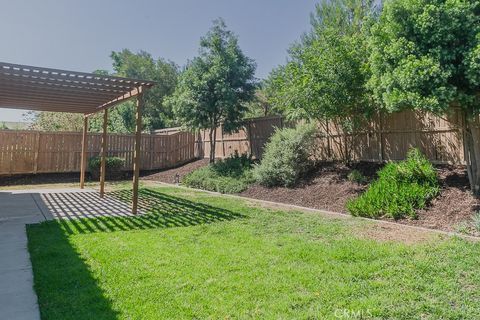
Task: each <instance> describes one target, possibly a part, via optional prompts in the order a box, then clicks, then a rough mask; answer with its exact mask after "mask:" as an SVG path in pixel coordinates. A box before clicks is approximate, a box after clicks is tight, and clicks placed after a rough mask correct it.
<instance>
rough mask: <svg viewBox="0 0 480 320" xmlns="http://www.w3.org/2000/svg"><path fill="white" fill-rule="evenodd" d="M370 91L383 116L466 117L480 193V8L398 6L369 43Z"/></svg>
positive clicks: (456, 3) (431, 1)
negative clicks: (453, 111) (408, 112)
mask: <svg viewBox="0 0 480 320" xmlns="http://www.w3.org/2000/svg"><path fill="white" fill-rule="evenodd" d="M370 48H371V56H370V64H371V70H372V77H371V79H370V81H369V87H370V88H371V89H372V91H373V93H374V96H375V99H376V102H377V103H378V104H379V105H381V107H382V108H383V109H384V110H387V111H390V112H393V111H398V110H404V109H414V110H421V111H430V112H433V113H436V114H448V113H449V110H450V107H452V106H458V107H461V108H462V109H463V110H464V111H465V115H466V120H467V128H466V129H467V133H468V134H467V141H468V144H467V146H468V147H467V149H468V150H467V151H468V155H467V158H468V159H469V161H470V165H469V166H468V168H469V170H468V173H469V177H470V182H471V185H472V190H473V191H474V192H475V193H478V192H479V190H480V131H479V130H478V128H477V127H478V124H477V121H478V120H477V118H478V114H479V113H480V99H479V92H480V91H479V89H480V2H479V1H478V0H395V1H388V2H387V3H386V4H385V7H384V10H383V12H382V14H381V17H380V19H379V22H378V23H377V24H376V25H375V26H374V27H373V28H372V37H371V40H370Z"/></svg>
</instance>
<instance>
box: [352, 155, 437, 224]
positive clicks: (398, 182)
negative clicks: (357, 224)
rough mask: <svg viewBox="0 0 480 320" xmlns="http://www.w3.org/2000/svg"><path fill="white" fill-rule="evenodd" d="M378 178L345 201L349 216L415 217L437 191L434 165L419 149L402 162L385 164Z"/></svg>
mask: <svg viewBox="0 0 480 320" xmlns="http://www.w3.org/2000/svg"><path fill="white" fill-rule="evenodd" d="M378 176H379V177H378V179H377V180H376V181H374V182H373V183H372V184H371V185H370V186H369V187H368V189H367V191H365V192H364V193H363V194H362V195H361V196H360V197H358V198H356V199H352V200H350V201H348V202H347V210H348V211H349V212H350V213H351V214H352V215H354V216H363V217H371V218H378V217H389V218H393V219H399V218H402V217H403V216H408V217H410V218H416V210H417V209H423V208H425V207H426V206H427V204H428V202H429V201H430V200H431V199H432V198H434V197H435V196H436V195H437V194H438V192H439V190H440V189H439V186H438V180H437V174H436V172H435V169H434V168H433V165H432V164H431V163H430V161H428V160H427V159H426V158H425V156H424V155H423V154H421V153H420V151H419V150H418V149H412V150H410V151H409V152H408V154H407V159H406V160H404V161H400V162H397V163H393V162H391V163H389V164H387V165H386V166H385V167H383V169H381V170H380V171H379V172H378Z"/></svg>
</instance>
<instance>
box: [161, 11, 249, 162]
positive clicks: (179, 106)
mask: <svg viewBox="0 0 480 320" xmlns="http://www.w3.org/2000/svg"><path fill="white" fill-rule="evenodd" d="M254 73H255V63H254V62H253V60H252V59H250V58H248V57H247V56H246V55H245V54H244V53H243V52H242V50H241V49H240V46H239V45H238V39H237V37H236V36H235V35H234V34H233V33H232V32H231V31H229V30H227V27H226V25H225V22H224V21H223V20H222V19H218V20H215V21H214V24H213V27H212V28H211V29H210V31H209V32H208V33H207V35H206V36H205V37H203V38H201V41H200V51H199V56H197V57H195V58H194V59H193V60H192V61H191V62H189V63H188V65H187V66H186V68H185V70H184V71H183V73H182V74H181V76H180V79H179V83H178V87H177V89H176V90H175V93H174V94H173V96H172V97H171V99H170V100H169V104H170V105H172V106H173V108H174V111H175V114H176V115H177V117H178V120H179V121H180V123H181V124H182V125H184V126H185V127H187V128H188V129H191V130H196V129H209V130H210V141H211V153H210V161H211V162H213V161H215V138H216V137H215V134H216V130H215V128H217V127H218V126H219V125H220V123H222V122H223V129H224V130H225V131H226V132H232V131H234V130H236V129H238V128H239V127H240V125H241V120H242V118H243V116H244V114H245V112H246V109H247V108H246V103H247V102H248V101H251V99H252V98H253V95H254V93H255V78H254Z"/></svg>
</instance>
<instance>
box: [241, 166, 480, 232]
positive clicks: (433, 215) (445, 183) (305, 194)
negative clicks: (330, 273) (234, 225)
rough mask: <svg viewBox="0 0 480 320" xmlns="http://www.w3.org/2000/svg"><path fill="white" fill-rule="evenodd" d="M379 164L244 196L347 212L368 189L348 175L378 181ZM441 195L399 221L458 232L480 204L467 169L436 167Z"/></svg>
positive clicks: (323, 170)
mask: <svg viewBox="0 0 480 320" xmlns="http://www.w3.org/2000/svg"><path fill="white" fill-rule="evenodd" d="M379 168H380V165H378V164H373V163H360V164H356V165H355V166H353V167H347V166H345V165H339V164H327V165H324V166H322V167H320V168H318V169H317V170H316V171H315V172H313V173H312V174H311V175H310V178H309V179H308V180H306V181H303V182H301V183H300V184H299V185H298V186H297V187H295V188H291V189H289V188H282V187H277V188H266V187H263V186H260V185H257V184H255V185H252V186H251V187H250V188H248V189H247V190H246V191H244V192H242V193H241V195H242V196H245V197H250V198H255V199H262V200H268V201H274V202H281V203H287V204H294V205H299V206H303V207H310V208H315V209H323V210H329V211H335V212H341V213H347V211H346V209H345V204H346V202H347V200H348V199H350V198H354V197H356V196H357V195H358V194H360V193H361V192H363V191H364V190H365V189H366V185H359V184H357V183H354V182H351V181H348V179H347V174H348V173H349V172H350V170H352V169H357V170H359V171H361V172H362V173H363V174H364V175H365V176H366V177H367V178H368V179H369V180H372V179H374V178H375V172H376V171H377V170H378V169H379ZM436 169H437V171H438V175H439V180H440V185H441V192H440V195H439V196H438V197H437V198H436V199H434V200H433V201H432V203H431V205H430V206H429V207H428V208H427V209H425V210H420V211H419V212H418V219H416V220H410V219H400V220H397V221H396V222H399V223H403V224H408V225H415V226H422V227H427V228H434V229H440V230H444V231H456V230H457V228H458V227H459V225H460V224H462V223H468V222H470V221H471V217H472V215H473V213H474V212H475V211H476V210H480V201H479V199H477V198H475V197H474V196H473V195H472V194H471V193H470V186H469V183H468V177H467V173H466V170H465V168H464V167H456V166H437V167H436Z"/></svg>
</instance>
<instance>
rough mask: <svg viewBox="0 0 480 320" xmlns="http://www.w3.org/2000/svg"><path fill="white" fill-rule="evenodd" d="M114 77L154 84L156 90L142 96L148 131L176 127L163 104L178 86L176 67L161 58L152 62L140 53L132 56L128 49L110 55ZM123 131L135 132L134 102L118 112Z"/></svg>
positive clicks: (144, 54)
mask: <svg viewBox="0 0 480 320" xmlns="http://www.w3.org/2000/svg"><path fill="white" fill-rule="evenodd" d="M111 58H112V60H113V69H114V70H115V75H118V76H123V77H129V78H135V79H144V80H151V81H155V86H153V87H152V88H151V89H149V90H147V91H146V92H145V94H144V109H143V115H142V118H143V126H144V130H147V131H151V130H155V129H161V128H165V127H170V126H173V125H175V124H176V122H175V117H174V115H173V110H172V109H171V107H170V106H169V105H167V104H166V103H165V98H166V97H167V96H169V95H171V94H172V93H173V92H174V90H175V87H176V85H177V78H178V74H179V68H178V66H177V65H176V64H175V63H173V62H171V61H167V60H164V59H162V58H159V59H154V58H153V57H152V56H151V55H150V54H149V53H147V52H145V51H140V52H138V53H133V52H131V51H130V50H128V49H123V50H122V51H119V52H115V51H114V52H112V54H111ZM119 112H120V114H121V115H122V119H123V121H124V123H125V127H126V128H127V129H128V131H130V132H133V131H134V129H135V108H134V102H133V101H130V102H127V103H125V104H124V107H123V108H121V109H119Z"/></svg>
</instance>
